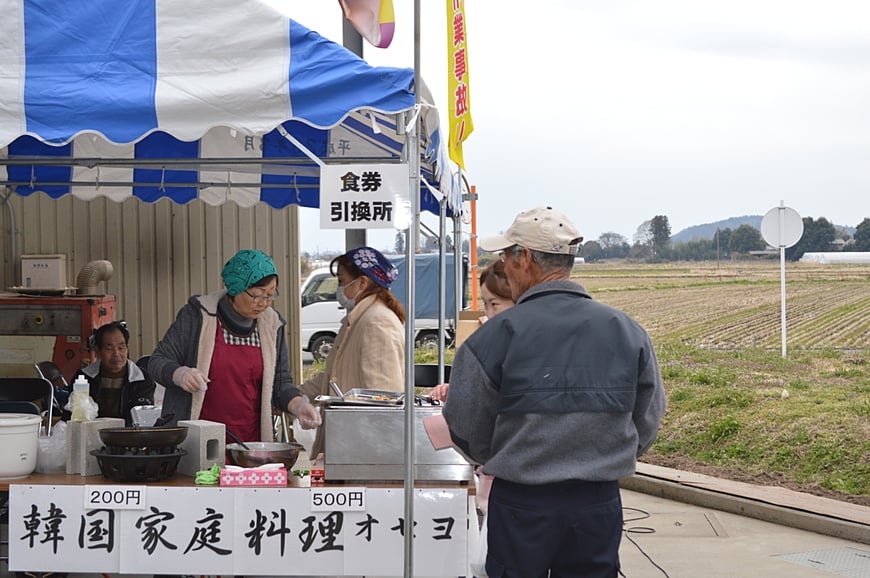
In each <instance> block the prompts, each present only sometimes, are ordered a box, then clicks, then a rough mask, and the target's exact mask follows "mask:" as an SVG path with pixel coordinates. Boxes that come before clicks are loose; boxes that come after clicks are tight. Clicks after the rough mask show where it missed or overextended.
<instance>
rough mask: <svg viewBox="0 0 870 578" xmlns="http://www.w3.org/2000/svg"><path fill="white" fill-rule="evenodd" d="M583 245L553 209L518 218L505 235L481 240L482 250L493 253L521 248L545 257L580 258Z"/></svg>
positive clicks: (581, 239)
mask: <svg viewBox="0 0 870 578" xmlns="http://www.w3.org/2000/svg"><path fill="white" fill-rule="evenodd" d="M582 242H583V236H582V235H580V233H578V232H577V229H575V228H574V225H572V224H571V221H569V220H568V217H566V216H565V215H563V214H562V213H560V212H559V211H557V210H555V209H554V208H553V207H537V208H534V209H530V210H528V211H523V212H522V213H520V214H519V215H517V217H516V219H514V222H513V224H512V225H511V226H510V228H508V230H507V231H505V233H504V235H498V236H495V237H486V238H483V239H480V240H479V241H478V246H479V247H480V248H481V249H483V250H484V251H489V252H495V251H503V250H504V249H507V248H508V247H511V246H513V245H519V246H520V247H527V248H529V249H534V250H535V251H541V252H542V253H555V254H558V255H576V254H577V245H579V244H580V243H582Z"/></svg>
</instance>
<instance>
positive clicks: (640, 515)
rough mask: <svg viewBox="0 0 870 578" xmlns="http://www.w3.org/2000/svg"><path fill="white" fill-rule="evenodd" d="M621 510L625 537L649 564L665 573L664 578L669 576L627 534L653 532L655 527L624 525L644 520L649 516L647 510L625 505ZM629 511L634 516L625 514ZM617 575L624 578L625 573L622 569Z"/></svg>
mask: <svg viewBox="0 0 870 578" xmlns="http://www.w3.org/2000/svg"><path fill="white" fill-rule="evenodd" d="M622 512H623V515H622V526H623V527H622V533H623V535H624V536H625V539H626V540H628V541H629V542H631V543H632V544H634V547H635V548H637V549H638V551H639V552H640V553H641V554H643V557H644V558H646V559H647V560H649V563H650V564H652V565H653V566H655V567H656V568H658V569H659V571H661V573H662V574H664V575H665V578H670V574H668V573H667V572H666V571H665V569H664V568H662V567H661V566H659V565H658V564H656V562H655V560H653V559H652V558H651V557H650V555H649V554H647V553H646V552H644V550H643V548H641V547H640V544H638V543H637V542H635V541H634V540H633V539H632V538H631V536H630V535H629V534H655V528H650V527H649V526H631V527H626V525H627V524H629V523H631V522H638V521H640V520H646V519H647V518H649V517H650V514H649V512H645V511H644V510H641V509H640V508H626V507H623V508H622ZM629 512H633V513H634V517H631V518H627V517H626V514H628V513H629ZM619 575H620V576H622V578H626V576H625V574H623V573H622V570H620V571H619Z"/></svg>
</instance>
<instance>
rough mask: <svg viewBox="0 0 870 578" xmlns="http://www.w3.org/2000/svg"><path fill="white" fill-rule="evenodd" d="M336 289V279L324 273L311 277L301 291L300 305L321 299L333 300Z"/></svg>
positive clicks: (320, 300) (317, 301)
mask: <svg viewBox="0 0 870 578" xmlns="http://www.w3.org/2000/svg"><path fill="white" fill-rule="evenodd" d="M337 289H338V279H336V278H335V277H333V276H332V275H330V274H329V273H324V274H322V275H318V276H317V277H316V278H315V279H313V280H312V281H311V282H310V283H309V284H308V285H307V286H306V287H305V291H304V292H303V293H302V306H303V307H304V306H305V305H308V304H311V303H319V302H322V301H335V291H336V290H337Z"/></svg>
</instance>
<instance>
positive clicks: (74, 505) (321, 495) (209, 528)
mask: <svg viewBox="0 0 870 578" xmlns="http://www.w3.org/2000/svg"><path fill="white" fill-rule="evenodd" d="M0 491H4V492H6V491H8V493H9V518H8V519H9V527H8V535H9V570H11V571H15V570H30V571H42V572H49V571H54V572H88V573H91V572H96V573H121V574H142V573H151V574H195V575H223V576H226V575H234V574H235V575H285V576H286V575H291V576H292V575H303V576H323V575H329V576H339V575H379V576H401V575H402V574H403V565H404V561H403V554H402V553H403V540H404V537H403V536H404V532H405V531H406V526H405V523H404V522H405V521H404V519H403V518H404V500H403V494H404V488H403V486H402V484H401V483H364V484H363V483H357V484H353V485H351V484H330V483H327V484H325V485H323V486H314V487H311V486H310V484H309V477H308V476H305V477H299V476H295V475H290V476H289V480H288V483H287V485H284V486H243V487H241V486H232V487H230V486H203V485H199V486H198V485H196V484H195V483H194V478H193V477H190V476H185V475H176V476H174V477H172V478H171V479H168V480H165V481H162V482H155V483H145V484H135V483H134V484H130V483H126V484H121V483H115V482H112V481H110V480H108V479H106V478H104V477H103V476H88V477H84V476H80V475H67V474H33V475H31V476H29V477H27V478H23V479H19V480H2V481H0ZM414 492H415V500H414V540H415V548H414V575H415V576H463V575H470V573H469V572H468V558H469V556H468V553H469V549H470V548H472V549H474V548H476V547H477V518H476V511H475V508H474V504H473V486H468V485H465V484H451V483H443V482H439V483H436V482H425V483H424V482H420V483H419V484H416V485H415V487H414Z"/></svg>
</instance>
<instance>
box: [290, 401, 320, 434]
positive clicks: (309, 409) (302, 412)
mask: <svg viewBox="0 0 870 578" xmlns="http://www.w3.org/2000/svg"><path fill="white" fill-rule="evenodd" d="M287 410H288V411H289V412H290V413H292V414H293V415H295V416H296V419H298V420H299V424H300V425H302V429H314V428H316V427H317V426H319V425H320V423H321V420H320V411H319V410H318V409H317V408H316V407H314V406H313V405H311V402H310V401H308V396H307V395H300V396H297V397H294V398H293V399H291V400H290V403H289V404H287Z"/></svg>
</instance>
